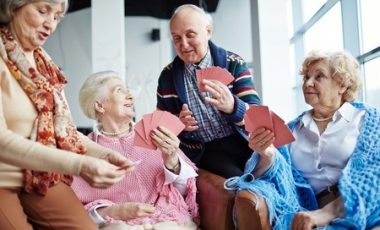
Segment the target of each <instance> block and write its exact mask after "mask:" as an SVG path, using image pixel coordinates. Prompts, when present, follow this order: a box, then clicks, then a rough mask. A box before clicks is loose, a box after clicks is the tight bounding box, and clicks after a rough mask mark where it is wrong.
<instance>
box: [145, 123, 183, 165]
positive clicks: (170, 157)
mask: <svg viewBox="0 0 380 230" xmlns="http://www.w3.org/2000/svg"><path fill="white" fill-rule="evenodd" d="M151 137H152V141H153V143H154V144H155V145H156V146H157V148H159V149H160V151H161V153H162V159H163V160H164V164H165V166H166V167H167V168H169V169H173V168H174V167H175V166H176V165H178V161H179V159H178V155H177V153H178V149H179V144H180V141H179V139H178V137H177V136H176V135H175V134H174V133H172V132H171V131H170V130H169V129H167V128H165V127H163V126H159V127H158V128H157V129H154V130H153V131H152V133H151Z"/></svg>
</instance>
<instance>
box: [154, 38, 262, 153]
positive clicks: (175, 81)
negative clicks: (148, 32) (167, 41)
mask: <svg viewBox="0 0 380 230" xmlns="http://www.w3.org/2000/svg"><path fill="white" fill-rule="evenodd" d="M209 48H210V53H211V57H212V60H213V63H214V66H219V67H221V68H225V69H227V70H228V71H229V72H230V73H231V74H232V76H233V77H234V81H233V84H231V85H230V86H229V89H230V91H231V92H232V94H233V95H234V100H235V107H234V112H233V113H232V114H223V113H222V114H223V115H224V116H225V117H226V119H227V121H228V122H229V124H230V125H231V126H233V127H235V128H236V130H237V131H238V132H239V133H240V134H242V135H245V133H244V130H243V129H242V128H241V127H237V126H236V125H235V123H238V122H241V121H242V120H243V117H244V113H245V111H246V106H247V105H250V104H260V103H261V102H260V98H259V97H258V94H257V92H256V89H255V85H254V82H253V78H252V75H251V73H250V71H249V70H248V68H247V66H246V64H245V62H244V60H243V59H242V58H241V57H240V56H238V55H237V54H234V53H232V52H229V51H226V50H224V49H222V48H220V47H217V46H216V45H215V44H214V43H212V42H211V41H209ZM184 68H185V66H184V62H183V61H182V60H181V59H180V58H179V57H178V56H177V57H176V58H175V59H174V61H173V62H172V63H170V64H169V65H168V66H166V67H165V68H164V70H163V71H162V72H161V75H160V78H159V80H158V87H157V108H158V109H160V110H166V111H169V112H171V113H173V114H175V115H178V114H179V113H180V111H181V109H182V105H183V104H188V98H187V96H186V90H185V82H184ZM179 138H180V139H181V149H182V150H183V151H184V152H185V153H186V154H188V153H189V152H192V154H201V153H202V152H203V143H202V141H201V140H197V138H196V137H195V136H194V135H193V134H192V132H182V133H181V135H180V136H179Z"/></svg>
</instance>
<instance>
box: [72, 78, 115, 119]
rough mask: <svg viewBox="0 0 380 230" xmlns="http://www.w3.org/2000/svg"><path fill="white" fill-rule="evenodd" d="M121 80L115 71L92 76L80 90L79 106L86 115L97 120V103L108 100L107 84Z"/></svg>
mask: <svg viewBox="0 0 380 230" xmlns="http://www.w3.org/2000/svg"><path fill="white" fill-rule="evenodd" d="M114 78H117V79H120V77H119V74H118V73H116V72H114V71H101V72H97V73H94V74H91V75H90V76H89V77H88V78H87V79H86V80H85V82H84V83H83V85H82V87H81V88H80V90H79V104H80V107H81V109H82V112H83V113H84V115H86V116H87V117H88V118H90V119H93V120H97V117H96V111H95V102H96V101H103V100H105V99H106V94H107V92H106V88H105V83H106V82H107V81H108V80H110V79H114Z"/></svg>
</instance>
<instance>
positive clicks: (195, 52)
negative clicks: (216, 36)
mask: <svg viewBox="0 0 380 230" xmlns="http://www.w3.org/2000/svg"><path fill="white" fill-rule="evenodd" d="M170 30H171V34H172V38H173V42H174V46H175V50H176V52H177V55H178V56H179V57H180V58H181V59H182V60H183V61H184V62H185V63H188V64H195V63H199V62H200V61H201V60H202V58H203V57H204V56H205V55H206V53H207V50H208V40H209V39H210V38H211V26H210V25H209V24H208V23H207V19H206V18H205V17H204V15H202V14H200V13H199V12H196V11H194V10H191V9H184V10H182V11H181V12H179V13H178V14H177V15H176V16H175V17H174V18H173V20H172V21H171V24H170Z"/></svg>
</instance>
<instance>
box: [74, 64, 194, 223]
mask: <svg viewBox="0 0 380 230" xmlns="http://www.w3.org/2000/svg"><path fill="white" fill-rule="evenodd" d="M79 101H80V105H81V108H82V111H83V112H84V114H85V115H86V116H87V117H88V118H90V119H93V120H95V121H96V122H97V123H98V126H97V129H96V130H95V131H94V132H92V133H90V134H89V137H90V138H91V139H92V140H93V141H95V142H97V143H98V144H100V145H102V146H104V147H107V148H111V149H113V150H115V151H117V152H119V153H120V155H124V156H125V157H128V158H129V159H131V160H133V161H136V162H140V163H139V164H138V165H137V166H135V170H134V172H133V173H132V174H131V175H130V176H128V177H126V178H125V179H124V180H122V181H121V182H120V183H118V184H117V185H114V186H113V187H112V188H110V189H107V190H101V189H95V188H91V187H90V186H88V185H87V184H86V183H85V182H84V181H83V180H82V179H81V178H75V179H74V183H73V185H72V188H73V189H74V191H75V192H76V194H77V195H78V197H79V199H80V200H81V201H82V202H83V203H84V204H85V207H86V209H87V210H88V212H89V214H90V216H91V218H92V219H93V221H94V222H95V223H96V224H98V226H99V227H100V228H101V229H112V230H116V229H150V228H151V227H153V228H154V229H156V230H158V229H165V230H166V229H196V228H197V225H196V224H195V222H197V219H198V207H197V204H196V201H195V197H196V187H195V177H196V176H197V174H196V172H195V167H194V165H193V164H192V163H191V161H190V160H189V159H188V158H187V157H186V156H185V155H184V154H183V153H182V151H180V150H179V148H178V147H179V139H178V138H177V136H176V135H174V134H173V133H172V132H171V131H169V130H168V129H166V128H165V127H158V128H157V129H154V130H153V132H152V133H151V134H150V136H151V138H152V141H153V143H154V144H155V145H156V146H157V147H158V149H157V150H149V149H144V148H140V147H136V146H134V145H133V139H134V136H135V135H136V134H135V132H134V130H133V122H132V119H133V117H134V116H135V112H134V103H133V98H132V95H131V94H130V92H129V90H128V88H127V87H126V85H125V84H124V83H123V81H122V80H121V79H120V78H119V77H118V74H117V73H115V72H112V71H104V72H98V73H95V74H93V75H91V76H90V77H89V78H88V79H86V81H85V82H84V84H83V86H82V88H81V89H80V93H79Z"/></svg>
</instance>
